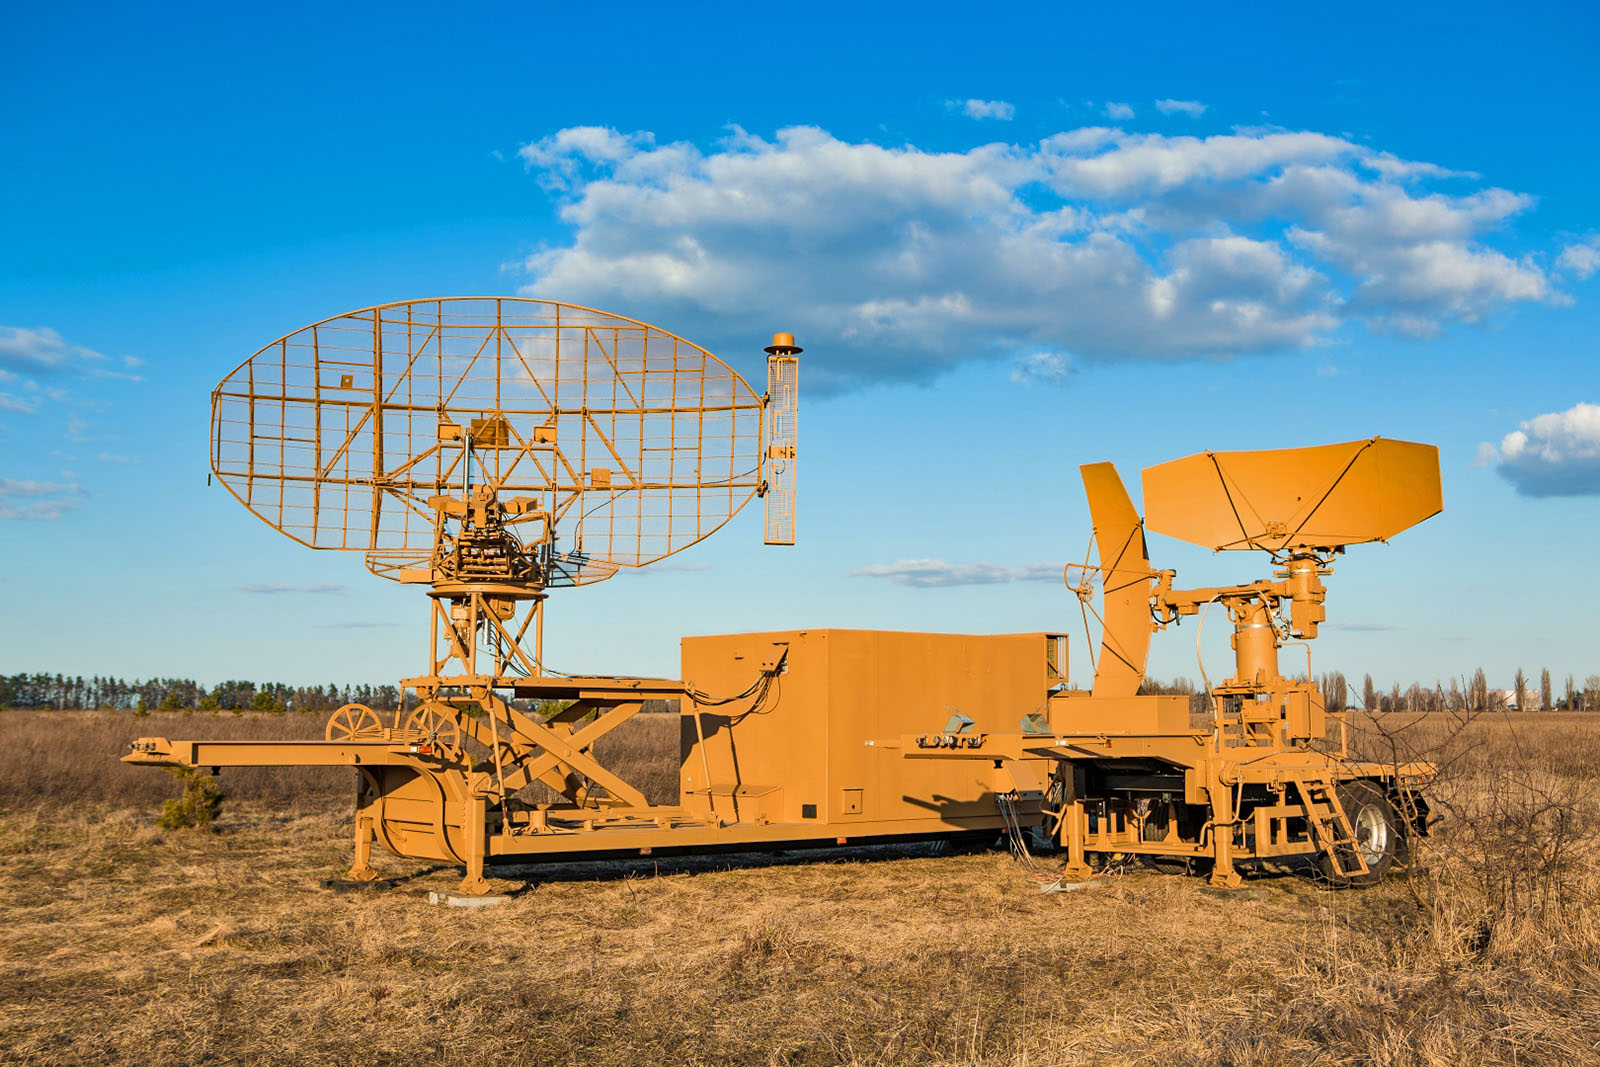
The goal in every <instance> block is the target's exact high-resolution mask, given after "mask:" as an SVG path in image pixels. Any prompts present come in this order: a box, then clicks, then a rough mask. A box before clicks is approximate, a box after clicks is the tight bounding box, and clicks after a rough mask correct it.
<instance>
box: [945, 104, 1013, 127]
mask: <svg viewBox="0 0 1600 1067" xmlns="http://www.w3.org/2000/svg"><path fill="white" fill-rule="evenodd" d="M944 106H945V107H946V108H948V109H949V110H951V111H959V112H961V113H962V114H963V115H965V116H967V118H969V119H999V120H1000V121H1002V122H1010V121H1011V120H1012V119H1013V118H1015V117H1016V115H1017V109H1016V108H1015V107H1013V106H1012V105H1010V104H1008V103H1006V102H1005V101H1004V100H946V101H945V102H944Z"/></svg>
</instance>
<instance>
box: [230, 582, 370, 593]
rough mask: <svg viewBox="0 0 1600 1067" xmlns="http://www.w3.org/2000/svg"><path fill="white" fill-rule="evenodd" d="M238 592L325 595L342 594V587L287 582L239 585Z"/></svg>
mask: <svg viewBox="0 0 1600 1067" xmlns="http://www.w3.org/2000/svg"><path fill="white" fill-rule="evenodd" d="M239 592H241V593H267V594H271V595H276V594H278V593H317V594H326V593H342V592H344V586H342V585H294V584H292V583H289V582H252V583H250V584H249V585H241V586H240V587H239Z"/></svg>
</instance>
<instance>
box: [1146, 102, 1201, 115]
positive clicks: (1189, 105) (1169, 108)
mask: <svg viewBox="0 0 1600 1067" xmlns="http://www.w3.org/2000/svg"><path fill="white" fill-rule="evenodd" d="M1156 110H1157V111H1159V112H1161V113H1162V114H1163V115H1188V116H1189V117H1190V118H1192V119H1197V118H1199V117H1200V116H1201V115H1204V114H1205V113H1206V106H1205V105H1204V104H1202V103H1201V102H1200V101H1198V100H1157V101H1156Z"/></svg>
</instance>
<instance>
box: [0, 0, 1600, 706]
mask: <svg viewBox="0 0 1600 1067" xmlns="http://www.w3.org/2000/svg"><path fill="white" fill-rule="evenodd" d="M5 26H6V36H7V38H8V41H9V44H8V48H7V62H6V63H5V64H4V65H3V66H0V94H3V99H4V101H5V107H4V108H3V109H0V134H3V136H0V192H3V193H4V195H3V196H0V250H3V253H4V254H3V255H0V544H3V545H4V547H5V549H6V551H5V552H4V553H3V555H0V602H3V603H4V605H5V607H6V608H7V610H6V611H4V612H3V613H0V641H3V645H0V647H4V649H5V652H4V654H3V655H0V671H6V672H10V671H15V670H33V669H40V670H51V671H57V670H59V671H62V672H68V673H83V674H91V673H116V674H122V675H138V676H149V675H154V674H162V675H186V676H194V677H198V678H200V679H202V680H205V681H216V680H220V679H222V678H225V677H253V678H276V679H284V680H291V681H331V680H334V679H342V680H364V679H371V680H379V679H384V678H392V677H395V676H398V675H401V674H408V673H413V672H414V671H416V670H418V669H420V667H421V665H422V664H421V659H422V657H423V656H424V655H425V641H426V630H425V625H426V612H425V608H424V606H423V605H422V603H421V600H422V597H421V596H420V594H419V593H418V592H417V591H416V590H414V589H408V588H402V587H398V586H393V585H390V584H388V583H385V582H382V581H380V580H378V579H375V578H372V577H370V576H369V575H368V574H367V573H366V571H365V569H364V568H363V566H362V564H361V560H360V558H359V557H358V556H356V555H345V554H339V553H322V552H312V551H309V550H307V549H304V548H302V547H300V546H298V545H295V544H293V543H291V542H289V541H288V540H286V539H285V538H283V537H281V536H280V535H278V534H276V533H274V532H273V531H272V530H270V529H268V528H267V527H265V526H263V525H262V524H261V523H259V522H258V521H257V520H255V519H253V518H252V517H250V516H249V515H248V514H247V513H246V512H245V511H244V510H243V509H242V508H240V507H239V506H238V505H237V504H236V503H235V502H234V501H233V500H232V499H231V498H230V497H228V496H227V494H226V493H225V492H224V491H223V490H222V489H220V488H218V487H215V486H213V487H211V488H208V487H207V485H206V472H207V458H206V432H207V422H206V411H207V403H208V397H209V392H210V389H211V388H212V386H213V385H214V384H215V383H216V382H217V381H218V380H220V379H221V378H222V377H223V376H224V375H225V374H226V373H227V372H228V371H229V370H230V369H231V368H232V367H233V366H234V365H235V364H236V363H238V362H239V361H240V360H241V359H243V358H245V357H246V356H248V355H249V354H250V353H252V352H254V351H255V350H256V349H257V348H259V347H261V346H262V345H264V344H266V343H267V342H269V341H271V340H274V339H275V338H277V337H279V336H281V335H283V334H286V333H289V332H291V331H293V330H296V329H298V328H299V327H301V326H303V325H306V324H307V323H310V322H312V321H315V320H319V319H322V318H326V317H328V316H332V315H337V314H340V313H343V312H346V311H350V310H353V309H356V308H360V307H365V306H368V305H371V304H374V303H380V302H389V301H395V300H403V299H410V298H417V297H425V296H436V295H479V294H519V293H520V294H525V295H534V296H539V297H545V298H550V299H559V300H568V301H573V302H577V303H586V304H590V305H593V306H598V307H601V308H604V309H606V310H609V311H614V312H617V313H619V314H623V315H629V316H633V317H637V318H642V319H645V320H646V321H650V322H653V323H655V324H656V325H659V326H661V327H662V328H664V329H667V330H671V331H673V332H676V333H679V334H681V335H683V336H686V337H688V338H690V339H692V340H695V341H697V342H699V343H701V344H703V345H705V346H706V347H708V348H710V349H711V350H712V351H714V352H716V353H718V354H719V355H721V356H723V357H724V358H725V359H727V360H728V361H729V362H731V363H733V364H734V365H736V366H738V367H740V368H741V369H744V370H747V371H754V370H756V369H757V368H758V367H759V358H760V357H759V349H760V347H761V346H762V344H764V343H765V341H766V339H767V337H768V336H769V335H770V334H771V333H772V332H773V331H775V330H793V331H794V332H795V333H796V334H797V335H798V336H799V340H800V342H801V343H802V344H803V345H804V346H805V347H806V350H807V351H806V355H805V357H803V358H804V364H803V365H804V370H803V377H802V409H801V457H802V459H801V468H800V469H801V482H800V493H801V496H800V500H801V504H800V544H799V545H798V546H796V547H795V548H793V549H778V548H764V547H763V546H761V545H760V537H761V527H760V520H759V515H758V514H757V513H756V512H755V510H754V509H752V510H750V511H749V512H748V513H746V514H741V515H740V516H739V517H738V518H737V519H736V520H735V521H734V522H733V523H732V524H731V525H730V526H729V527H728V528H726V529H724V530H723V531H722V532H721V533H719V534H718V535H716V536H715V537H714V538H712V539H711V540H709V541H707V542H705V543H703V544H702V545H700V546H697V547H696V548H693V549H690V550H688V551H687V552H685V553H683V554H681V555H680V556H678V557H676V558H675V559H674V560H672V561H669V562H668V563H667V564H663V565H658V566H656V567H655V568H652V569H647V570H644V571H640V572H637V573H628V572H625V573H623V574H622V575H620V576H619V577H617V578H615V579H612V580H611V581H609V582H606V583H603V584H601V585H597V586H593V587H590V588H586V589H581V590H576V591H571V592H561V593H558V594H557V595H556V597H555V598H554V600H553V603H552V609H551V623H550V630H549V633H548V639H547V640H548V657H547V658H548V660H549V662H550V663H551V664H552V665H554V666H557V667H560V668H561V669H564V670H569V671H577V670H602V671H617V672H625V673H647V672H651V673H655V672H659V673H666V674H673V673H675V670H676V660H677V648H676V642H677V638H678V637H679V636H680V635H682V634H694V633H716V632H724V631H736V630H748V629H783V628H790V627H800V626H810V627H818V626H861V627H883V628H895V629H937V630H949V631H965V632H1015V631H1025V630H1037V629H1046V630H1066V631H1068V632H1072V633H1073V634H1074V644H1073V655H1074V658H1075V662H1076V663H1077V664H1078V665H1079V666H1080V667H1086V666H1087V662H1086V657H1084V656H1083V654H1082V652H1083V646H1082V642H1081V640H1080V639H1079V638H1078V633H1079V628H1080V624H1079V621H1078V608H1077V605H1076V604H1075V603H1074V598H1073V597H1072V596H1071V595H1070V594H1068V593H1067V592H1066V591H1065V590H1064V589H1062V587H1061V586H1060V584H1059V581H1056V580H1038V578H1037V575H1039V574H1041V573H1045V572H1048V571H1050V570H1051V569H1052V568H1049V567H1044V566H1042V565H1043V564H1057V563H1059V562H1061V561H1063V560H1068V559H1081V558H1082V556H1083V553H1084V550H1085V545H1086V542H1087V538H1088V523H1087V513H1086V508H1085V506H1084V504H1083V501H1082V490H1081V485H1080V483H1079V482H1078V479H1077V465H1078V464H1080V463H1086V462H1093V461H1098V460H1104V459H1110V460H1113V461H1115V462H1116V463H1117V464H1118V465H1119V467H1120V468H1121V469H1122V471H1123V474H1124V477H1125V478H1126V479H1127V480H1128V481H1129V483H1130V486H1134V487H1136V485H1137V471H1138V470H1139V468H1140V467H1143V466H1147V465H1149V464H1152V463H1157V462H1161V461H1163V460H1166V459H1172V458H1176V457H1179V456H1183V455H1187V454H1190V453H1193V452H1196V451H1200V450H1203V449H1207V448H1214V449H1246V448H1277V447H1288V446H1295V445H1310V444H1320V443H1326V442H1332V441H1343V440H1350V439H1354V438H1358V437H1364V436H1370V435H1373V434H1382V435H1385V436H1391V437H1400V438H1406V439H1411V440H1418V441H1426V442H1430V443H1434V444H1437V445H1438V446H1439V447H1440V451H1441V459H1442V464H1443V471H1444V486H1445V512H1444V513H1443V514H1442V515H1441V516H1439V517H1437V518H1435V519H1433V520H1430V521H1429V522H1427V523H1426V524H1424V525H1422V526H1420V527H1418V528H1417V529H1415V530H1413V531H1411V532H1409V533H1406V534H1404V535H1401V536H1400V537H1398V538H1396V539H1395V541H1394V542H1393V543H1392V544H1390V545H1387V546H1383V545H1377V546H1370V547H1360V548H1354V549H1352V550H1351V552H1350V553H1349V554H1348V555H1347V556H1345V557H1344V558H1343V559H1342V560H1341V561H1340V563H1339V566H1338V570H1337V573H1336V574H1335V575H1334V577H1333V578H1331V579H1330V580H1329V584H1330V593H1329V600H1328V613H1329V619H1330V621H1331V622H1332V623H1334V624H1335V625H1334V626H1333V627H1330V628H1329V629H1327V630H1326V631H1325V633H1324V636H1323V637H1322V638H1321V639H1319V641H1318V642H1317V654H1318V668H1319V669H1342V670H1344V671H1345V672H1346V673H1349V674H1353V675H1355V676H1357V677H1359V676H1360V675H1361V674H1362V673H1365V672H1370V673H1372V674H1373V675H1374V677H1375V678H1376V679H1377V680H1378V681H1379V682H1380V683H1381V684H1386V683H1387V682H1390V681H1395V680H1399V681H1404V682H1409V681H1411V680H1413V679H1422V680H1432V679H1434V678H1441V677H1443V678H1448V677H1450V676H1452V675H1458V674H1461V673H1464V672H1470V671H1471V670H1472V669H1473V668H1474V667H1477V666H1479V665H1482V666H1484V667H1485V668H1486V669H1487V670H1488V671H1489V672H1490V676H1491V679H1492V681H1494V682H1496V683H1498V684H1503V685H1509V684H1510V676H1511V672H1513V671H1514V670H1515V669H1516V668H1517V667H1518V666H1521V667H1523V668H1525V669H1527V670H1529V671H1530V673H1536V672H1537V671H1538V669H1539V668H1541V667H1549V668H1550V669H1551V671H1552V673H1553V674H1555V675H1556V677H1557V679H1558V683H1557V684H1558V686H1559V679H1560V678H1561V677H1562V676H1563V675H1565V674H1567V673H1572V674H1576V675H1577V676H1578V677H1579V679H1580V680H1581V679H1582V678H1583V677H1584V676H1585V675H1586V674H1589V673H1596V672H1600V657H1597V656H1596V654H1595V652H1594V649H1595V648H1596V647H1597V644H1600V642H1597V641H1596V636H1597V634H1600V607H1597V598H1596V597H1595V596H1594V595H1593V591H1592V585H1593V582H1592V581H1591V580H1590V579H1589V578H1587V577H1586V574H1587V570H1586V567H1587V561H1588V558H1589V556H1590V554H1591V553H1592V548H1593V543H1594V533H1593V531H1594V530H1595V528H1596V520H1597V519H1600V408H1596V407H1594V405H1596V404H1600V387H1597V384H1600V383H1597V378H1600V375H1597V372H1596V369H1595V366H1596V364H1595V355H1596V338H1597V337H1600V329H1597V328H1600V313H1597V308H1600V276H1597V268H1600V242H1597V239H1596V234H1597V232H1600V210H1597V208H1596V204H1595V199H1594V196H1593V193H1592V177H1591V176H1592V174H1593V173H1594V172H1595V169H1596V165H1597V163H1600V126H1597V125H1596V124H1595V123H1594V121H1593V119H1592V116H1593V115H1594V114H1596V113H1597V110H1600V99H1597V97H1600V92H1597V90H1600V76H1597V74H1596V73H1595V70H1594V63H1593V56H1594V55H1595V54H1596V52H1597V44H1600V41H1597V36H1600V35H1597V33H1596V29H1597V20H1596V16H1595V15H1594V14H1593V13H1592V11H1591V10H1590V9H1589V8H1587V7H1586V6H1582V5H1576V4H1574V5H1546V6H1542V7H1539V8H1537V9H1533V10H1529V11H1515V12H1513V11H1512V10H1511V9H1508V8H1506V7H1504V6H1503V5H1471V4H1450V5H1443V4H1439V5H1420V6H1414V7H1410V8H1409V9H1408V10H1407V11H1405V12H1402V13H1396V12H1395V11H1394V10H1393V9H1392V5H1345V6H1342V7H1340V8H1339V9H1337V10H1334V9H1312V8H1301V9H1296V10H1293V11H1289V10H1286V9H1284V8H1283V7H1281V6H1260V7H1255V8H1240V9H1238V13H1237V14H1235V15H1231V16H1221V15H1217V14H1215V13H1214V11H1202V10H1199V9H1194V8H1191V7H1184V6H1178V5H1149V6H1146V7H1143V8H1141V9H1140V10H1138V11H1137V12H1134V13H1120V12H1118V13H1112V12H1110V11H1109V9H1108V8H1107V7H1106V6H1105V5H1097V6H1095V7H1092V8H1070V7H1066V6H1061V5H1050V6H1017V7H1011V8H995V9H988V10H986V11H985V12H984V15H983V17H981V18H980V17H979V16H978V15H976V14H974V12H973V9H972V8H970V6H940V5H936V4H935V5H930V4H917V5H878V6H876V7H873V8H870V9H861V8H858V7H856V6H844V5H806V6H805V7H803V8H802V7H791V8H784V9H774V10H770V11H769V10H765V9H762V10H754V9H752V7H751V6H749V5H698V6H688V7H684V6H678V7H669V6H665V5H630V4H612V5H604V6H599V7H597V9H596V10H594V11H592V12H591V11H588V10H579V9H578V8H576V7H570V6H569V7H564V8H548V9H546V8H538V7H531V6H528V7H513V6H475V7H462V8H457V9H452V10H450V11H449V12H448V13H446V12H445V11H444V10H443V9H438V10H435V9H430V8H427V7H423V6H415V5H395V4H391V5H384V6H382V7H376V6H373V7H366V8H362V7H360V6H357V5H350V6H332V5H319V6H316V7H311V6H298V5H293V4H286V5H274V6H273V7H271V8H266V7H263V8H259V9H255V10H247V9H244V8H239V7H226V6H217V5H209V6H188V5H158V6H147V7H141V8H133V7H129V6H111V5H103V6H101V5H75V4H60V5H34V6H32V7H29V8H26V9H22V10H18V11H15V12H12V13H10V14H8V15H7V17H6V24H5ZM1151 550H1152V556H1153V558H1154V560H1155V562H1156V563H1157V565H1158V566H1173V567H1177V568H1178V569H1179V581H1180V584H1182V583H1187V584H1191V585H1209V584H1215V583H1218V582H1223V581H1243V580H1249V579H1252V578H1254V577H1258V576H1260V575H1261V574H1262V573H1263V571H1264V568H1263V567H1262V565H1261V563H1260V561H1258V560H1256V559H1253V558H1250V557H1248V556H1245V555H1241V554H1231V555H1228V556H1212V555H1211V554H1209V553H1207V552H1204V551H1200V550H1197V549H1193V548H1189V547H1186V546H1183V545H1181V544H1178V543H1176V542H1173V541H1170V540H1166V539H1163V538H1159V537H1153V538H1152V548H1151ZM262 589H276V590H277V591H276V592H263V591H261V590H262ZM1212 629H1214V630H1215V631H1216V633H1217V634H1222V633H1223V632H1224V628H1223V627H1220V626H1219V627H1214V628H1212ZM1212 636H1213V635H1212V634H1211V632H1210V631H1208V634H1207V643H1208V645H1209V644H1210V642H1211V637H1212ZM1223 640H1224V638H1222V637H1218V644H1217V645H1216V647H1214V648H1208V649H1207V651H1206V652H1205V655H1206V657H1207V659H1206V662H1207V668H1208V670H1209V671H1210V672H1211V673H1212V674H1213V676H1215V675H1216V674H1218V673H1219V668H1218V666H1217V664H1222V663H1223V662H1224V661H1225V658H1226V650H1225V646H1224V645H1223V644H1221V642H1222V641H1223ZM1155 648H1156V653H1155V658H1154V661H1153V669H1154V670H1155V671H1156V672H1157V673H1161V674H1165V675H1172V674H1187V675H1190V676H1195V675H1196V670H1195V648H1194V641H1193V636H1192V633H1190V632H1189V631H1188V630H1182V631H1178V632H1176V633H1169V634H1167V635H1163V636H1161V637H1158V638H1157V640H1156V645H1155ZM1080 677H1084V676H1082V675H1080ZM1084 680H1085V681H1086V680H1087V679H1086V677H1085V678H1084Z"/></svg>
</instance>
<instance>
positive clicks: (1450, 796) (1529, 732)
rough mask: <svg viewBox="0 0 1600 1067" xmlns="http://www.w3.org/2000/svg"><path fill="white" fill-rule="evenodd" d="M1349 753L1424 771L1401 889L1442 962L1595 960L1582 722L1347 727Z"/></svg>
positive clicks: (1418, 721)
mask: <svg viewBox="0 0 1600 1067" xmlns="http://www.w3.org/2000/svg"><path fill="white" fill-rule="evenodd" d="M1352 725H1353V727H1354V740H1355V748H1356V750H1357V752H1358V754H1359V755H1361V756H1363V757H1365V758H1367V759H1375V760H1379V761H1381V762H1384V763H1386V764H1389V765H1390V766H1391V767H1392V768H1395V769H1398V768H1400V767H1401V766H1403V765H1405V764H1406V763H1410V762H1413V761H1428V762H1432V763H1433V764H1434V765H1435V766H1436V767H1437V774H1436V776H1435V778H1434V779H1433V781H1432V782H1431V783H1430V784H1429V785H1428V787H1427V789H1426V798H1427V803H1428V806H1429V808H1430V809H1431V813H1432V819H1433V820H1434V827H1433V829H1434V832H1433V833H1432V834H1430V835H1429V836H1427V837H1422V838H1413V840H1412V843H1411V844H1412V848H1411V857H1410V863H1409V866H1408V869H1407V872H1406V880H1407V885H1408V886H1409V888H1410V889H1411V891H1412V893H1413V894H1414V896H1415V898H1416V900H1417V902H1418V903H1419V904H1420V905H1422V907H1423V908H1424V909H1425V910H1426V912H1427V914H1428V916H1429V918H1430V920H1431V922H1430V925H1429V935H1430V936H1431V937H1432V938H1433V940H1434V941H1435V942H1436V947H1438V948H1439V949H1440V950H1441V951H1445V952H1446V953H1447V954H1448V953H1449V952H1452V951H1456V950H1459V949H1465V950H1469V951H1472V952H1476V953H1479V954H1496V955H1505V954H1514V953H1525V952H1528V951H1539V952H1554V953H1558V954H1570V953H1577V954H1579V955H1580V956H1582V955H1585V954H1592V953H1594V952H1596V951H1600V803H1597V797H1596V790H1595V781H1596V778H1597V776H1600V740H1597V738H1596V732H1595V730H1594V729H1593V725H1592V723H1591V722H1590V721H1589V720H1588V718H1587V717H1585V716H1581V715H1577V716H1565V715H1549V716H1541V717H1540V718H1539V719H1538V720H1537V721H1536V722H1535V721H1531V720H1530V719H1529V717H1528V716H1527V715H1525V714H1516V713H1506V712H1444V713H1435V714H1426V715H1409V716H1408V715H1396V714H1387V715H1364V716H1356V717H1354V722H1353V724H1352Z"/></svg>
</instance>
